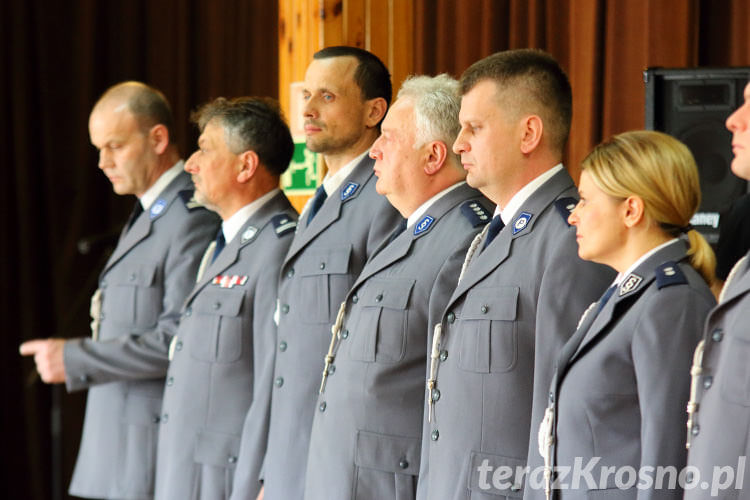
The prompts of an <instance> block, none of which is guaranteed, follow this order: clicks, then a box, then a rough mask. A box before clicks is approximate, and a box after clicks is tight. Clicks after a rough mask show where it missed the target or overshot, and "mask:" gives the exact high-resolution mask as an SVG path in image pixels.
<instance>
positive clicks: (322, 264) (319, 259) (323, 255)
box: [294, 245, 352, 276]
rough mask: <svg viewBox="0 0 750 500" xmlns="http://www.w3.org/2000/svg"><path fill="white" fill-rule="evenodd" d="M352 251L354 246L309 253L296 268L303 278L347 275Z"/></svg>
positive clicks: (300, 260)
mask: <svg viewBox="0 0 750 500" xmlns="http://www.w3.org/2000/svg"><path fill="white" fill-rule="evenodd" d="M351 251H352V246H351V245H346V246H343V247H336V248H324V249H320V250H316V251H311V252H307V253H305V255H304V257H303V258H301V259H299V261H298V263H297V264H295V266H294V267H295V268H296V272H298V273H300V274H301V275H302V276H318V275H326V274H347V273H348V272H349V256H350V254H351Z"/></svg>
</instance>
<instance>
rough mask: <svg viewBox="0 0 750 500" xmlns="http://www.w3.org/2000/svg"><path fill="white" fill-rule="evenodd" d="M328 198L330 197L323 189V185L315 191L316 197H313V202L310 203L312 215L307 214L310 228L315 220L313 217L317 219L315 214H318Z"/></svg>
mask: <svg viewBox="0 0 750 500" xmlns="http://www.w3.org/2000/svg"><path fill="white" fill-rule="evenodd" d="M326 198H328V195H327V194H326V190H325V189H323V185H322V184H321V185H320V186H318V189H316V190H315V197H313V200H312V202H311V203H310V213H309V214H307V225H308V226H309V225H310V221H312V220H313V217H315V214H317V213H318V210H320V207H322V206H323V203H324V202H325V201H326Z"/></svg>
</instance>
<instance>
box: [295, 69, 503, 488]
mask: <svg viewBox="0 0 750 500" xmlns="http://www.w3.org/2000/svg"><path fill="white" fill-rule="evenodd" d="M460 107H461V106H460V97H459V94H458V82H457V81H456V80H454V79H452V78H450V77H448V76H447V75H441V76H438V77H435V78H430V77H426V76H420V77H415V78H412V79H409V80H407V81H406V82H404V84H403V86H402V87H401V90H400V91H399V94H398V100H397V101H396V102H395V103H394V104H393V106H392V107H391V109H390V110H389V111H388V115H387V116H386V118H385V120H384V121H383V129H382V135H381V136H380V137H379V138H378V140H377V141H375V144H373V146H372V148H371V149H370V156H371V157H372V158H374V159H375V175H376V176H377V177H378V182H377V184H376V188H377V191H378V193H380V194H383V195H385V196H386V197H387V198H388V201H389V202H390V203H391V204H392V205H393V206H394V207H396V209H397V210H398V211H399V212H400V213H401V215H402V216H404V217H405V218H406V220H404V226H400V227H399V228H398V229H397V230H396V231H395V232H394V233H393V235H392V237H391V238H392V240H391V241H390V242H389V243H388V244H387V245H386V246H384V247H383V249H382V250H380V251H378V252H377V253H376V254H375V255H374V256H373V257H372V258H371V259H370V260H369V261H368V262H367V264H366V265H365V267H364V269H363V270H362V273H361V274H360V275H359V278H357V280H356V282H355V283H354V286H353V287H352V289H351V290H350V291H349V293H348V294H347V296H346V301H345V302H344V303H343V304H341V309H340V313H339V314H340V317H339V318H338V319H337V321H336V325H335V328H334V332H333V334H334V338H333V339H332V343H331V351H330V353H329V354H330V358H329V359H328V363H327V365H326V366H325V369H324V373H323V378H324V380H323V389H322V390H321V394H320V395H319V396H318V405H317V409H318V411H317V412H316V414H315V419H314V421H313V429H312V436H311V440H310V451H309V454H308V462H307V474H306V476H305V477H306V486H305V498H306V499H308V500H312V499H316V500H318V499H319V500H327V499H330V498H350V497H353V498H358V499H362V500H364V499H372V500H380V499H384V498H399V499H408V498H412V499H413V498H414V497H415V495H416V484H417V481H416V480H417V473H418V472H419V459H420V456H419V455H420V443H421V440H422V411H423V408H424V374H425V370H426V361H427V356H426V354H427V348H426V347H427V336H428V331H429V327H432V326H433V325H434V324H435V323H436V322H437V321H439V319H440V315H441V314H442V312H443V308H444V307H445V303H446V302H447V300H448V298H449V297H450V294H451V293H452V292H453V289H454V288H455V286H456V282H457V281H458V275H459V273H460V271H461V264H462V263H463V260H464V255H466V250H467V249H468V248H469V245H470V244H471V241H472V240H473V239H474V236H475V235H476V234H477V233H478V232H479V231H480V229H481V227H483V226H484V225H485V224H487V223H488V222H489V220H490V218H491V213H492V212H491V209H490V211H487V209H486V208H485V207H492V204H491V203H490V202H488V201H487V200H486V199H485V198H484V197H483V196H482V195H481V194H480V193H479V192H478V191H476V190H474V189H472V188H471V187H469V186H468V185H467V184H466V182H464V179H465V177H466V173H465V172H464V169H463V168H462V167H461V163H460V161H459V158H458V156H457V155H455V154H454V153H453V152H452V151H451V149H450V148H451V145H452V144H453V141H454V140H455V138H456V135H457V134H458V130H459V128H460V127H459V124H458V110H459V109H460ZM334 366H335V367H336V368H335V372H334V371H333V369H332V368H333V367H334Z"/></svg>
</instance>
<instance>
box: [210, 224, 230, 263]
mask: <svg viewBox="0 0 750 500" xmlns="http://www.w3.org/2000/svg"><path fill="white" fill-rule="evenodd" d="M226 244H227V241H226V240H225V239H224V231H223V230H222V229H221V228H219V232H218V233H216V246H215V247H214V256H213V257H211V262H212V263H213V261H215V260H216V257H217V256H218V255H219V253H220V252H221V251H222V250H224V246H225V245H226Z"/></svg>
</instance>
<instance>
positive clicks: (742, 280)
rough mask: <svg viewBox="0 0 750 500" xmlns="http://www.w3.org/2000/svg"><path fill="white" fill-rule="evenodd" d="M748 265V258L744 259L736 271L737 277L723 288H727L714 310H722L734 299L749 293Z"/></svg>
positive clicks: (749, 274) (749, 259) (749, 261)
mask: <svg viewBox="0 0 750 500" xmlns="http://www.w3.org/2000/svg"><path fill="white" fill-rule="evenodd" d="M748 255H750V254H748ZM749 264H750V258H747V259H745V262H744V263H743V264H742V267H741V268H740V269H739V270H738V271H737V276H736V277H734V278H733V279H732V281H730V282H727V283H726V285H725V286H727V292H726V294H725V295H724V297H723V298H722V301H721V302H720V303H719V305H718V306H716V307H715V308H714V310H719V309H722V308H723V307H724V305H725V304H728V303H730V302H732V301H733V300H734V299H736V298H738V297H741V296H743V295H745V294H746V293H747V292H748V291H750V272H748V268H750V265H749Z"/></svg>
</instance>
